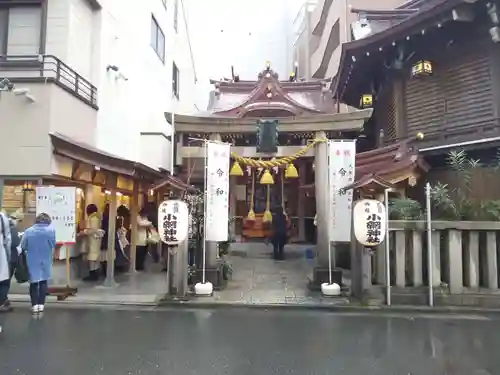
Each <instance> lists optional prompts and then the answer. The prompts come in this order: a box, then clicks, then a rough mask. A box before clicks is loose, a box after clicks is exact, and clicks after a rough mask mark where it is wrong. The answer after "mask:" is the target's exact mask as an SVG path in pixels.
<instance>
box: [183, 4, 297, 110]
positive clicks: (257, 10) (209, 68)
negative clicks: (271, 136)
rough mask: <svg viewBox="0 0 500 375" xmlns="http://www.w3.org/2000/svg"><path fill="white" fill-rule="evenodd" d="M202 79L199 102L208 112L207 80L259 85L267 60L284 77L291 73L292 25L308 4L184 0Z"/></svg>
mask: <svg viewBox="0 0 500 375" xmlns="http://www.w3.org/2000/svg"><path fill="white" fill-rule="evenodd" d="M184 2H185V4H186V6H187V8H188V18H189V19H188V22H189V28H190V34H191V42H192V47H193V52H194V56H195V64H196V69H197V74H198V79H199V87H198V98H197V102H198V105H199V107H200V109H204V108H205V107H206V102H207V98H208V92H209V90H210V89H211V87H210V85H209V83H208V80H209V79H210V78H215V79H219V78H222V77H223V76H225V77H230V75H231V70H230V67H231V65H234V67H235V71H236V72H237V73H239V74H240V76H241V77H242V79H255V78H256V76H257V74H258V72H259V71H261V70H262V69H263V68H264V65H265V62H266V60H269V61H271V64H272V66H273V69H275V70H276V71H278V73H279V74H280V77H284V76H287V75H288V73H289V70H291V69H292V62H291V58H290V57H288V56H290V54H291V51H290V49H289V48H288V46H289V45H290V43H291V41H290V36H291V32H292V21H293V18H294V17H295V15H296V13H297V12H298V9H299V8H300V5H301V4H302V3H303V2H304V0H184Z"/></svg>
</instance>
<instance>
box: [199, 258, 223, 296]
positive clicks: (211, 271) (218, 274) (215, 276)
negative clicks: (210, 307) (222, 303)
mask: <svg viewBox="0 0 500 375" xmlns="http://www.w3.org/2000/svg"><path fill="white" fill-rule="evenodd" d="M202 280H203V270H202V269H197V270H196V275H195V276H194V277H193V280H192V281H193V282H194V283H195V284H196V283H201V282H202ZM205 280H206V281H209V282H211V283H212V285H213V286H214V290H222V289H224V288H225V287H226V284H227V280H224V275H223V272H222V264H220V265H218V266H217V267H210V268H206V269H205Z"/></svg>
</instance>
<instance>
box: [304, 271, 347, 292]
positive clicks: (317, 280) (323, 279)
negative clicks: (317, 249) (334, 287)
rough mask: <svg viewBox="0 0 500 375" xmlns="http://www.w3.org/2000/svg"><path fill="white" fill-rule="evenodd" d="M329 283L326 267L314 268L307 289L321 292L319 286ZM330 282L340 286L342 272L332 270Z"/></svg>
mask: <svg viewBox="0 0 500 375" xmlns="http://www.w3.org/2000/svg"><path fill="white" fill-rule="evenodd" d="M329 281H330V277H329V270H328V267H326V268H325V267H314V271H313V279H312V280H311V281H310V283H309V287H310V288H311V289H313V290H321V284H323V283H328V282H329ZM332 282H334V283H335V284H339V285H340V286H342V270H341V269H340V268H334V269H333V270H332Z"/></svg>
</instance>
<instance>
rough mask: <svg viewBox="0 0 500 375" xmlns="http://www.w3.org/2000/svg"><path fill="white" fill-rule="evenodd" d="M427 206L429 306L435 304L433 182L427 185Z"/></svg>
mask: <svg viewBox="0 0 500 375" xmlns="http://www.w3.org/2000/svg"><path fill="white" fill-rule="evenodd" d="M425 206H426V207H425V208H426V210H425V211H426V214H427V269H428V270H427V276H428V279H429V306H430V307H433V306H434V289H433V278H434V277H433V272H432V267H433V259H432V257H433V255H434V252H433V251H432V224H431V184H430V183H427V184H426V185H425Z"/></svg>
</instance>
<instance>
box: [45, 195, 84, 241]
mask: <svg viewBox="0 0 500 375" xmlns="http://www.w3.org/2000/svg"><path fill="white" fill-rule="evenodd" d="M41 213H46V214H47V215H49V216H50V218H51V219H52V226H53V227H54V229H55V231H56V242H57V243H58V244H74V243H75V242H76V188H75V187H65V186H64V187H56V186H37V187H36V214H37V215H40V214H41Z"/></svg>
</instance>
